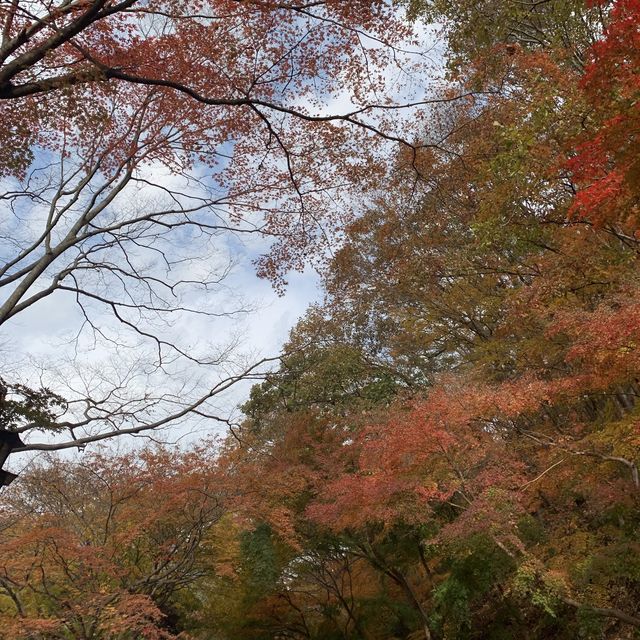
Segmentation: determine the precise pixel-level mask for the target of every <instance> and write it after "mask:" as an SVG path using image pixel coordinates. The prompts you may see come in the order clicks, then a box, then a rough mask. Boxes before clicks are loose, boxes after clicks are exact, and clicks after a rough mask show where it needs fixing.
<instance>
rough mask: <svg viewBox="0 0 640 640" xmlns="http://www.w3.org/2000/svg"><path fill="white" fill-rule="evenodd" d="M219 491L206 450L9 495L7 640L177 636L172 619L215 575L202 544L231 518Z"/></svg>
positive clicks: (124, 459)
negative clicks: (192, 588)
mask: <svg viewBox="0 0 640 640" xmlns="http://www.w3.org/2000/svg"><path fill="white" fill-rule="evenodd" d="M216 484H217V480H216V478H215V469H214V466H213V460H212V457H211V453H210V451H207V450H206V449H205V448H204V447H203V448H202V449H201V450H199V451H193V452H190V453H179V452H175V451H169V450H168V449H164V450H161V449H155V450H147V451H145V452H142V453H141V455H140V456H139V457H137V458H136V457H135V456H133V455H131V454H129V455H123V456H118V457H115V456H113V455H103V454H99V453H96V454H93V455H90V456H87V457H86V458H85V459H84V460H83V461H82V462H71V463H63V462H60V461H54V460H50V461H49V462H48V463H46V464H44V465H40V466H39V467H35V468H33V469H31V470H30V471H29V472H28V473H26V474H24V476H23V477H22V478H21V482H20V483H17V484H16V485H14V487H12V488H11V491H10V493H9V494H8V495H7V496H5V505H6V506H5V507H4V509H3V512H2V528H3V542H2V546H3V553H2V557H3V561H2V569H1V573H2V576H1V578H0V611H1V615H0V633H2V635H3V637H4V636H6V637H12V638H40V637H43V638H44V637H46V638H60V639H61V640H62V639H64V638H84V639H85V640H97V639H99V638H123V639H124V638H131V637H140V638H149V639H151V638H154V639H155V638H157V639H160V638H174V637H176V631H177V630H176V629H172V628H171V621H170V620H169V619H168V615H169V614H171V613H172V607H173V606H174V604H175V602H176V600H177V599H178V598H179V596H180V593H181V592H182V591H183V590H184V589H185V587H187V586H189V585H191V584H193V583H194V582H195V581H196V580H197V579H198V578H200V577H201V576H203V575H204V574H206V572H207V571H208V565H209V562H205V561H204V559H205V556H206V551H205V548H204V546H203V544H202V541H203V539H204V537H205V536H206V534H207V532H208V531H209V530H210V529H211V527H212V526H214V525H215V523H216V522H217V521H218V519H219V518H220V517H221V515H222V513H223V511H222V508H223V507H222V500H223V499H224V497H223V496H222V495H221V494H220V493H219V492H218V490H217V488H216ZM174 622H175V621H174Z"/></svg>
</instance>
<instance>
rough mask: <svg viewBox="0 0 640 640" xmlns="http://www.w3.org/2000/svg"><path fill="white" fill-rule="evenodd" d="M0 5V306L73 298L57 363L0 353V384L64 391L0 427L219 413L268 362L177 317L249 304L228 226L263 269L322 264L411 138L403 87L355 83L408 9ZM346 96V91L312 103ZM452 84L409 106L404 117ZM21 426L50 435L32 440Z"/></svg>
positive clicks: (115, 429)
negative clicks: (229, 280) (386, 163)
mask: <svg viewBox="0 0 640 640" xmlns="http://www.w3.org/2000/svg"><path fill="white" fill-rule="evenodd" d="M0 23H1V24H2V34H3V35H2V43H1V45H0V100H1V102H0V109H1V113H2V118H3V121H4V122H6V123H7V127H5V128H4V129H3V132H2V134H0V136H1V137H2V141H3V142H4V144H2V145H0V146H2V149H3V151H2V152H1V153H2V155H0V174H1V175H3V176H4V178H3V182H2V193H1V200H2V207H3V210H4V212H5V215H4V216H3V218H4V220H5V225H4V227H3V231H2V236H1V238H0V254H1V255H2V258H3V266H2V268H1V269H0V287H2V289H3V296H2V304H1V305H0V324H2V325H3V327H4V329H5V331H14V332H18V329H17V326H18V323H19V322H20V321H21V318H25V317H28V318H33V317H34V316H33V315H30V314H31V313H36V312H37V310H38V309H48V308H50V307H48V306H46V305H47V304H48V303H54V304H61V305H62V304H64V305H66V304H70V303H71V301H75V302H76V303H77V309H76V312H75V316H74V319H73V322H72V323H71V324H72V326H73V328H71V327H70V328H69V330H70V332H71V331H73V333H72V335H71V336H70V337H69V339H70V341H71V342H73V343H74V344H75V345H76V346H75V354H76V356H75V358H74V359H73V361H72V362H70V363H66V364H64V363H60V362H56V363H55V364H52V363H51V362H47V363H45V364H43V365H41V369H42V375H38V372H37V370H36V371H34V370H33V368H32V369H31V370H29V371H27V370H26V369H25V368H20V367H19V366H17V365H14V367H13V370H12V371H10V364H9V363H7V365H5V369H6V371H5V375H4V377H5V378H6V380H7V384H8V385H9V387H11V388H17V386H16V385H18V384H20V385H23V386H22V387H21V388H22V389H26V388H28V387H29V388H31V391H30V393H34V394H46V393H47V391H46V390H47V389H53V390H55V392H56V394H60V395H61V396H64V398H65V401H64V403H60V404H59V405H58V406H57V407H56V412H55V414H56V415H55V416H49V418H50V419H48V420H47V421H45V422H46V424H45V422H43V421H40V422H38V421H33V420H24V421H22V422H21V423H20V425H19V427H16V426H15V425H14V426H13V427H10V426H9V425H4V426H3V428H4V429H5V430H6V429H12V430H14V431H15V430H16V429H17V430H18V431H19V432H20V433H22V434H25V441H26V447H18V448H17V449H21V450H28V449H51V448H60V447H76V446H78V447H79V446H83V445H85V444H87V443H89V442H93V441H95V440H98V439H103V438H106V437H111V436H114V435H118V434H123V433H134V434H136V433H140V432H143V431H149V430H153V429H156V428H159V427H162V426H166V425H176V424H181V423H183V422H184V421H185V420H188V419H195V420H204V419H211V418H213V419H219V420H222V421H224V417H223V416H221V414H220V412H219V410H218V409H217V408H216V407H215V406H214V405H215V402H214V399H216V400H215V401H216V402H217V397H218V396H220V395H221V394H222V393H223V392H225V391H226V390H228V389H229V388H230V387H232V386H233V385H234V384H235V383H236V382H237V381H239V380H241V379H245V378H247V377H252V376H260V375H261V374H262V373H264V371H265V369H266V368H267V363H264V362H262V363H257V364H254V365H250V364H247V363H246V362H242V361H241V360H240V358H237V359H236V360H235V361H234V360H232V359H231V357H230V354H231V351H232V349H233V347H234V344H235V340H234V338H233V335H232V334H231V335H230V336H229V339H228V340H223V341H218V342H214V341H213V340H212V341H210V342H209V341H207V342H206V343H200V344H197V345H195V344H194V343H195V342H197V337H196V336H195V335H194V334H192V333H191V332H189V331H182V330H181V329H180V326H181V325H183V324H186V323H197V322H202V324H203V325H204V326H206V328H207V330H208V331H209V332H210V333H213V331H215V330H217V331H220V332H223V331H228V324H229V323H228V322H227V323H226V324H225V321H226V319H228V318H231V317H233V316H234V315H238V314H244V313H246V312H247V311H248V309H247V305H246V304H245V303H244V301H243V300H242V299H241V297H240V296H238V295H234V294H233V293H232V292H231V291H230V289H229V288H228V287H227V285H226V283H225V278H226V277H227V276H228V274H229V271H230V269H231V267H232V265H233V263H234V260H235V254H236V253H237V244H236V243H237V242H238V238H239V237H241V236H243V235H245V234H255V235H259V236H261V237H263V238H265V239H266V240H267V241H269V242H270V243H271V249H270V250H268V251H267V253H265V255H263V256H262V258H259V259H258V264H257V269H258V273H259V274H260V275H263V276H265V277H269V278H272V279H273V281H274V283H275V284H276V286H277V287H281V286H283V284H284V275H283V274H285V273H286V272H287V270H288V269H290V268H300V267H301V266H302V265H303V264H306V263H307V261H308V260H309V259H311V258H310V256H311V255H312V254H313V255H315V256H316V258H317V259H318V260H321V259H322V256H323V255H324V253H325V252H326V250H327V247H328V242H329V238H330V236H331V235H332V231H333V230H334V229H335V228H339V227H340V226H341V224H342V223H343V221H344V219H345V218H347V217H348V216H349V213H348V209H349V207H348V206H347V203H348V201H349V197H350V196H349V195H348V193H349V189H348V185H350V184H351V185H353V184H354V183H357V184H358V189H359V190H361V189H363V188H366V185H367V184H372V183H373V181H374V180H375V179H376V177H377V176H379V175H380V171H384V169H383V168H382V167H383V165H382V164H376V163H375V162H372V159H373V158H374V157H376V156H379V155H380V153H381V152H385V153H386V148H385V147H386V145H388V144H390V143H398V142H401V141H402V140H406V141H407V143H413V141H412V140H411V135H403V136H400V134H399V133H398V131H399V129H398V127H397V124H396V125H394V124H393V118H395V116H396V115H397V113H398V109H397V108H398V107H399V106H400V105H398V104H393V103H392V102H391V101H390V100H388V99H387V98H380V99H378V98H375V99H373V98H372V96H375V95H377V96H379V97H380V96H384V92H385V90H386V84H387V81H386V79H385V75H384V69H385V68H387V67H386V64H387V63H388V62H389V61H392V60H393V59H394V58H395V59H396V62H397V63H398V64H399V65H400V67H401V68H402V69H403V72H409V71H410V67H404V66H402V65H403V64H404V62H403V60H405V59H406V58H407V55H406V54H407V52H405V51H403V50H401V48H400V43H401V42H402V41H403V40H404V39H406V38H407V37H408V36H409V35H410V28H409V26H408V24H407V23H405V22H403V21H402V20H401V17H400V15H399V14H398V13H396V10H395V9H394V8H393V7H391V6H390V5H389V3H386V2H382V1H379V0H372V1H362V2H360V1H359V2H352V3H344V2H337V1H335V0H327V1H323V2H319V3H318V2H313V3H304V2H303V3H298V2H289V1H286V2H281V3H276V4H274V3H271V2H263V1H262V0H255V1H254V0H251V1H250V2H235V1H227V0H220V1H216V2H205V3H200V2H193V3H191V2H189V3H186V4H185V3H183V2H180V3H178V2H164V1H159V2H155V1H154V2H150V3H149V2H145V3H142V2H139V1H138V0H124V1H122V2H112V1H107V0H92V1H91V2H60V3H49V2H39V1H34V2H3V3H1V4H0ZM409 58H410V56H409ZM408 62H409V63H410V62H411V61H410V60H409V61H408ZM345 93H347V94H348V95H349V101H350V103H351V104H352V105H353V106H352V107H349V109H348V110H347V112H344V113H341V114H340V113H331V112H329V111H328V109H327V104H328V103H329V102H330V101H331V100H335V99H339V98H341V97H342V96H343V95H344V94H345ZM451 99H452V98H451V97H448V96H444V95H443V96H435V97H434V98H433V99H424V97H423V96H419V97H418V99H417V100H416V102H415V104H413V106H412V107H408V108H409V109H410V110H413V111H412V113H413V114H414V116H415V119H416V121H419V120H420V119H421V118H423V117H425V116H426V111H425V112H416V109H417V108H418V107H423V106H431V107H433V108H435V105H436V104H437V103H440V102H442V103H445V104H446V103H447V102H449V101H450V100H451ZM433 144H435V143H433ZM376 146H377V149H376ZM374 166H379V167H380V170H379V171H378V170H376V171H372V170H371V168H372V167H374ZM214 293H216V294H218V296H219V297H218V298H216V302H213V301H212V295H213V294H214ZM214 318H221V320H220V323H219V324H218V325H216V328H215V329H213V328H212V325H211V324H210V322H211V319H214ZM207 319H209V320H207ZM218 327H221V328H220V329H218ZM92 352H93V353H95V352H103V353H106V354H109V356H108V357H107V358H106V359H105V361H104V362H102V363H100V364H98V365H93V364H91V363H88V362H87V361H88V360H90V359H91V358H92V356H91V355H90V354H91V353H92ZM9 360H10V361H14V362H16V361H18V360H19V358H18V357H17V355H16V354H12V357H11V358H9ZM221 368H222V369H221ZM212 371H213V373H212ZM221 371H222V372H221ZM212 376H213V378H214V379H213V380H212V379H211V378H212ZM18 397H19V396H16V397H15V398H14V399H13V401H14V402H18V401H19V399H18ZM38 428H43V429H46V430H48V431H50V432H51V433H57V434H59V435H61V434H63V433H64V434H65V437H64V439H60V438H59V439H57V440H56V442H55V443H53V442H42V443H35V442H34V441H33V439H32V438H30V437H29V434H30V433H31V432H32V431H33V429H38ZM14 450H15V449H14Z"/></svg>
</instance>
